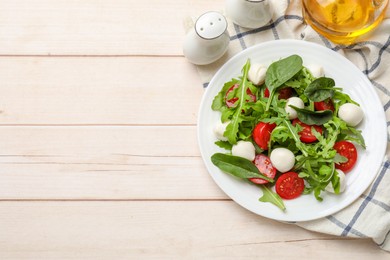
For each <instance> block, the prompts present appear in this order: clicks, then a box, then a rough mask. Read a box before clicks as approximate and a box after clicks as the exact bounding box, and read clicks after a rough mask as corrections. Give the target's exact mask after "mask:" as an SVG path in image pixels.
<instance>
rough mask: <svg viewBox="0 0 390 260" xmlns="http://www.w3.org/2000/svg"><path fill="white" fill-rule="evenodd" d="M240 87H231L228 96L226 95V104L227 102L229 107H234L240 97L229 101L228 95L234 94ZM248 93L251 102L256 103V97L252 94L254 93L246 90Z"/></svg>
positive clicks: (236, 85) (235, 85)
mask: <svg viewBox="0 0 390 260" xmlns="http://www.w3.org/2000/svg"><path fill="white" fill-rule="evenodd" d="M238 87H239V85H238V84H234V85H233V86H231V87H230V88H229V89H228V91H226V94H225V102H226V106H227V107H229V108H230V107H234V106H235V104H236V102H237V100H238V97H233V98H231V99H228V95H229V93H230V92H232V91H233V90H234V89H236V88H238ZM246 93H247V94H248V95H249V97H250V98H251V101H252V102H255V101H256V96H255V95H254V94H253V93H252V91H251V90H250V89H249V88H247V89H246Z"/></svg>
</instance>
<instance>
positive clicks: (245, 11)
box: [225, 0, 273, 29]
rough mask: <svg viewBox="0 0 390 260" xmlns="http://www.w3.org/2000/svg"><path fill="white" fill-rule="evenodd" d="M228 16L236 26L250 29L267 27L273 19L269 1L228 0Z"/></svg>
mask: <svg viewBox="0 0 390 260" xmlns="http://www.w3.org/2000/svg"><path fill="white" fill-rule="evenodd" d="M225 8H226V15H227V17H229V18H230V19H231V20H232V21H233V22H234V23H235V24H237V25H239V26H241V27H244V28H249V29H255V28H259V27H261V26H264V25H266V24H267V23H269V21H270V20H271V18H272V11H273V10H272V6H271V4H270V3H269V0H226V7H225Z"/></svg>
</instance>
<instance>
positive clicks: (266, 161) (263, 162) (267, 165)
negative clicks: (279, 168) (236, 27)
mask: <svg viewBox="0 0 390 260" xmlns="http://www.w3.org/2000/svg"><path fill="white" fill-rule="evenodd" d="M253 163H254V164H255V165H256V167H257V169H259V171H260V172H261V173H262V174H264V175H265V176H267V177H269V178H271V179H273V178H275V175H276V168H275V167H274V166H273V165H272V163H271V160H270V158H269V157H268V156H267V155H264V154H257V155H256V157H255V160H254V161H253ZM249 180H250V181H251V182H253V183H256V184H265V183H268V181H266V180H263V179H261V178H250V179H249Z"/></svg>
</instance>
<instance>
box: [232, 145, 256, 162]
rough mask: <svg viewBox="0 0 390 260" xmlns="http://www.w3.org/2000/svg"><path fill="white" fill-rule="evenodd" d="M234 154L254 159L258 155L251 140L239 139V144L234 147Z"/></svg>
mask: <svg viewBox="0 0 390 260" xmlns="http://www.w3.org/2000/svg"><path fill="white" fill-rule="evenodd" d="M232 154H233V155H234V156H239V157H243V158H246V159H248V160H249V161H253V160H254V159H255V156H256V151H255V147H254V146H253V144H252V143H251V142H247V141H238V142H237V144H235V145H233V147H232Z"/></svg>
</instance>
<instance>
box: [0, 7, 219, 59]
mask: <svg viewBox="0 0 390 260" xmlns="http://www.w3.org/2000/svg"><path fill="white" fill-rule="evenodd" d="M223 9H224V1H222V0H217V1H207V0H200V1H199V0H191V1H177V0H166V1H160V0H149V1H148V4H147V5H145V4H144V3H143V2H142V1H137V0H115V1H96V0H84V1H69V0H57V1H50V0H33V1H23V0H2V1H1V10H0V55H4V54H6V55H10V54H11V55H12V54H14V55H15V54H16V55H21V54H22V55H23V54H35V55H37V54H38V55H48V54H50V55H134V54H136V55H137V54H138V55H182V41H183V37H184V35H185V31H184V27H183V21H184V19H185V18H186V17H187V16H198V15H200V14H202V13H203V12H205V11H208V10H218V11H219V10H221V11H222V10H223Z"/></svg>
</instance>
